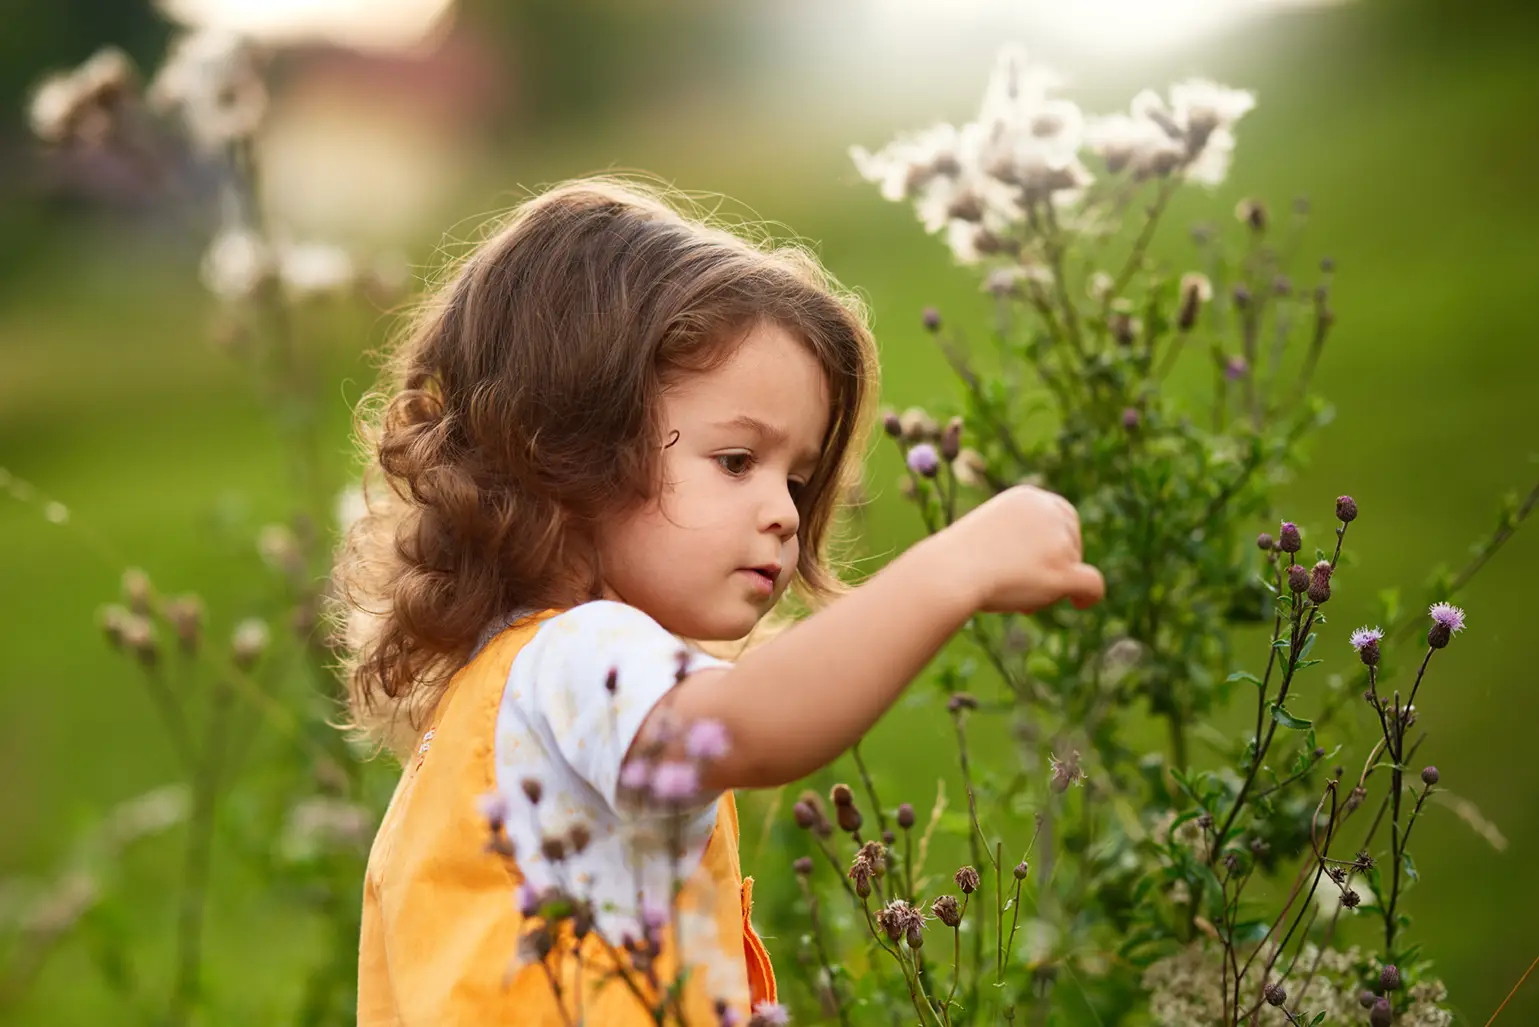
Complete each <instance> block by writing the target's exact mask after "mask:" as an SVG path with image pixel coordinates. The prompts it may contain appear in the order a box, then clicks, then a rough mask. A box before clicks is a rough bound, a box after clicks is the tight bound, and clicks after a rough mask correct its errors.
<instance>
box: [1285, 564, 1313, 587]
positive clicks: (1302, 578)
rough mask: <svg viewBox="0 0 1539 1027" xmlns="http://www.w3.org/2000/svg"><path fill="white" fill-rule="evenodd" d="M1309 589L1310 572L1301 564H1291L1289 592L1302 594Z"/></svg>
mask: <svg viewBox="0 0 1539 1027" xmlns="http://www.w3.org/2000/svg"><path fill="white" fill-rule="evenodd" d="M1308 587H1309V572H1308V571H1307V570H1305V569H1304V565H1303V564H1301V563H1295V564H1290V565H1289V567H1288V590H1289V591H1291V592H1302V591H1304V590H1305V589H1306V588H1308Z"/></svg>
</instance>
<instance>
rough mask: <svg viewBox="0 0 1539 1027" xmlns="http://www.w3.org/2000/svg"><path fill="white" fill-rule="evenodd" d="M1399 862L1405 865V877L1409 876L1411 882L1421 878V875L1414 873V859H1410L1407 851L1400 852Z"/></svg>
mask: <svg viewBox="0 0 1539 1027" xmlns="http://www.w3.org/2000/svg"><path fill="white" fill-rule="evenodd" d="M1400 863H1401V865H1402V866H1404V867H1405V876H1406V877H1408V878H1410V879H1411V881H1413V882H1415V881H1419V880H1421V876H1420V875H1419V874H1417V873H1416V861H1415V860H1413V859H1411V854H1410V853H1409V852H1402V853H1401V854H1400Z"/></svg>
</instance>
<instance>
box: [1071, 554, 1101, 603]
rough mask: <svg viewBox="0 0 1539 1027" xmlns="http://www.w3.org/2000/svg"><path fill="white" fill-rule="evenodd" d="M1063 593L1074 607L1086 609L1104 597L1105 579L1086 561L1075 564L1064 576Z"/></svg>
mask: <svg viewBox="0 0 1539 1027" xmlns="http://www.w3.org/2000/svg"><path fill="white" fill-rule="evenodd" d="M1063 593H1064V596H1065V597H1066V598H1067V599H1068V600H1069V601H1070V602H1072V603H1073V604H1074V607H1075V609H1078V610H1084V609H1088V608H1089V607H1092V606H1094V605H1095V604H1096V603H1099V602H1100V601H1101V600H1102V599H1103V598H1105V596H1106V579H1105V578H1104V577H1102V576H1101V572H1100V571H1099V570H1097V569H1096V568H1094V567H1092V566H1091V565H1090V564H1088V563H1080V564H1075V565H1074V566H1073V567H1071V568H1069V571H1068V573H1067V575H1066V577H1065V581H1064V589H1063Z"/></svg>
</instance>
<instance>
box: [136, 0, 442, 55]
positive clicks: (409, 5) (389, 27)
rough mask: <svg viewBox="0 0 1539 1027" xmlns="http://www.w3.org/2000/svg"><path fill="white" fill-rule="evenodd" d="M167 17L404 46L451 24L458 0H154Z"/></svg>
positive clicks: (283, 40) (282, 35)
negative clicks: (451, 16) (455, 2)
mask: <svg viewBox="0 0 1539 1027" xmlns="http://www.w3.org/2000/svg"><path fill="white" fill-rule="evenodd" d="M156 6H158V7H159V8H160V10H161V11H162V12H163V13H164V14H165V15H166V16H167V17H169V18H171V19H172V20H174V21H178V22H181V23H182V24H184V25H189V26H195V27H198V28H217V29H224V30H226V31H232V32H238V33H240V34H241V35H244V36H246V37H247V38H250V39H254V40H257V41H259V42H261V43H264V44H268V45H272V46H292V45H297V44H307V43H327V44H331V45H333V46H344V47H351V48H355V49H362V50H404V49H409V48H412V47H415V46H418V45H420V44H422V43H423V42H424V41H427V40H430V39H431V38H432V37H433V36H434V35H435V34H436V33H439V32H442V31H443V30H444V29H445V28H447V26H448V23H449V16H450V14H451V13H452V10H453V7H454V0H156Z"/></svg>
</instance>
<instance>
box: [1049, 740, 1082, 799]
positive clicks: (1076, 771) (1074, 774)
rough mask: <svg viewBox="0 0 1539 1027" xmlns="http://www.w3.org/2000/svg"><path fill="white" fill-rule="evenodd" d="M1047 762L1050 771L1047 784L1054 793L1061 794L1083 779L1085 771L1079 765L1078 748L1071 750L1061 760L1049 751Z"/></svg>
mask: <svg viewBox="0 0 1539 1027" xmlns="http://www.w3.org/2000/svg"><path fill="white" fill-rule="evenodd" d="M1047 762H1048V768H1049V772H1050V773H1049V777H1048V783H1047V784H1048V787H1049V788H1050V789H1052V791H1053V793H1054V794H1055V795H1062V794H1063V793H1064V792H1066V791H1068V790H1069V787H1070V786H1071V785H1076V784H1078V783H1080V782H1081V781H1083V780H1084V779H1085V772H1084V770H1082V769H1081V768H1080V765H1079V750H1078V749H1076V750H1074V751H1073V752H1071V753H1070V754H1069V758H1068V759H1066V760H1061V759H1059V758H1058V757H1057V756H1055V755H1053V754H1051V753H1049V754H1048V757H1047Z"/></svg>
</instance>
